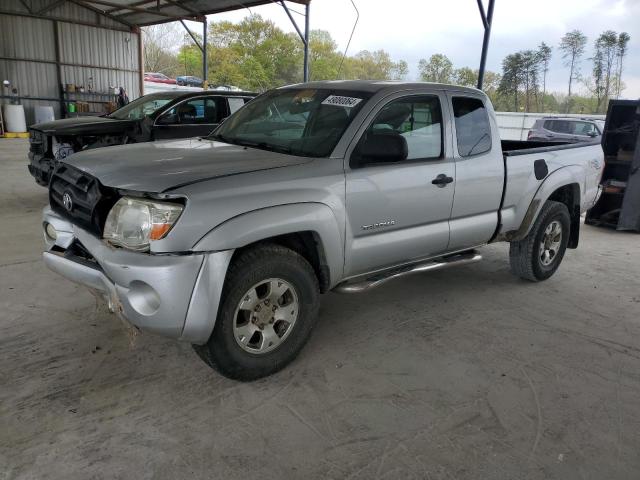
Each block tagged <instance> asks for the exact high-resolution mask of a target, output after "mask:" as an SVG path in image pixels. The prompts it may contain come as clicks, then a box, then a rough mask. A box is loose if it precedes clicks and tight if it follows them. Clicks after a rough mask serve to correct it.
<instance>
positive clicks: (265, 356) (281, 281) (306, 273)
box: [194, 245, 319, 380]
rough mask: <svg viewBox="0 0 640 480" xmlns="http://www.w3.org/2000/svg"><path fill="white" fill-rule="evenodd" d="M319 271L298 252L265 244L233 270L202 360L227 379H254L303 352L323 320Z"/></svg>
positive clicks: (200, 348)
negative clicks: (319, 314)
mask: <svg viewBox="0 0 640 480" xmlns="http://www.w3.org/2000/svg"><path fill="white" fill-rule="evenodd" d="M318 305H319V287H318V280H317V278H316V275H315V272H314V271H313V268H312V267H311V265H309V263H308V262H307V261H306V260H305V259H304V258H303V257H302V256H301V255H299V254H297V253H296V252H294V251H292V250H290V249H288V248H285V247H282V246H279V245H262V246H258V247H255V248H253V249H251V250H248V251H246V252H243V253H241V254H240V255H239V256H238V257H237V258H236V259H234V260H233V261H232V263H231V265H230V266H229V272H228V274H227V279H226V282H225V286H224V290H223V295H222V301H221V304H220V309H219V313H218V318H217V320H216V325H215V328H214V330H213V333H212V335H211V338H210V339H209V341H208V342H207V344H205V345H203V346H194V348H195V350H196V352H197V353H198V355H199V356H200V357H201V358H202V359H203V360H204V361H205V362H206V363H207V364H209V366H211V367H213V368H214V369H216V370H217V371H218V372H220V373H221V374H222V375H224V376H226V377H228V378H233V379H236V380H255V379H258V378H261V377H265V376H267V375H270V374H272V373H275V372H277V371H278V370H280V369H282V368H283V367H285V366H286V365H287V364H288V363H289V362H291V361H292V360H293V359H294V358H295V357H296V356H297V355H298V353H299V352H300V350H301V349H302V347H303V346H304V344H305V343H306V341H307V340H308V338H309V336H310V335H311V330H312V328H313V325H314V323H315V321H316V317H317V315H318Z"/></svg>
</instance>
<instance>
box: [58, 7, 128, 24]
mask: <svg viewBox="0 0 640 480" xmlns="http://www.w3.org/2000/svg"><path fill="white" fill-rule="evenodd" d="M67 1H68V2H70V3H74V4H76V5H78V6H79V7H82V8H86V9H87V10H91V11H92V12H94V13H97V14H98V15H102V16H104V17H107V18H109V19H110V20H113V21H114V22H118V23H122V24H123V25H126V26H127V27H129V28H135V25H133V24H132V23H129V22H127V21H126V20H122V19H121V18H118V17H115V16H113V15H110V14H108V13H107V12H104V11H103V10H100V9H99V8H96V7H94V6H93V5H88V4H87V3H86V2H85V0H67Z"/></svg>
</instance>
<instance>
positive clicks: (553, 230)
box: [509, 201, 571, 282]
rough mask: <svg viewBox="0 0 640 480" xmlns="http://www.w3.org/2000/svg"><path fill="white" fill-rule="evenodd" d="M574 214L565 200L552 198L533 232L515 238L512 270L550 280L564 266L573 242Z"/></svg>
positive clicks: (542, 211)
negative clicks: (568, 246) (572, 218)
mask: <svg viewBox="0 0 640 480" xmlns="http://www.w3.org/2000/svg"><path fill="white" fill-rule="evenodd" d="M570 232H571V217H570V216H569V210H568V209H567V206H566V205H565V204H564V203H560V202H554V201H548V202H546V203H545V204H544V206H543V207H542V210H541V211H540V213H539V215H538V218H537V219H536V221H535V223H534V224H533V227H531V231H530V232H529V234H528V235H527V236H526V237H525V238H523V239H522V240H519V241H517V242H511V245H510V248H509V261H510V265H511V272H512V273H513V274H514V275H516V276H518V277H520V278H524V279H525V280H530V281H532V282H538V281H541V280H546V279H547V278H549V277H550V276H551V275H553V274H554V273H555V271H556V270H557V269H558V267H559V266H560V263H561V262H562V258H563V257H564V253H565V251H566V249H567V243H568V242H569V234H570Z"/></svg>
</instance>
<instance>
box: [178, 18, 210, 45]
mask: <svg viewBox="0 0 640 480" xmlns="http://www.w3.org/2000/svg"><path fill="white" fill-rule="evenodd" d="M180 23H181V24H182V26H183V27H184V29H185V30H186V31H187V33H188V34H189V36H190V37H191V39H192V40H193V43H195V44H196V46H197V47H198V48H199V49H200V51H201V52H202V53H204V48H202V45H200V42H199V41H198V39H197V38H196V37H195V35H194V34H193V33H192V32H191V30H189V27H187V25H186V24H185V23H184V20H180Z"/></svg>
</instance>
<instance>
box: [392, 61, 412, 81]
mask: <svg viewBox="0 0 640 480" xmlns="http://www.w3.org/2000/svg"><path fill="white" fill-rule="evenodd" d="M407 75H409V65H408V64H407V62H405V61H404V60H398V61H397V62H396V63H395V65H394V66H393V69H392V74H391V77H392V79H393V80H405V79H406V78H407Z"/></svg>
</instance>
